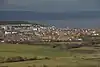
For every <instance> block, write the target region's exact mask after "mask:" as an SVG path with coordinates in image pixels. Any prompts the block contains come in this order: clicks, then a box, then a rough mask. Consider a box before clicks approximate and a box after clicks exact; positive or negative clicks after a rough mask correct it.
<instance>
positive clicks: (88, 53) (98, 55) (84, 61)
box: [0, 44, 100, 67]
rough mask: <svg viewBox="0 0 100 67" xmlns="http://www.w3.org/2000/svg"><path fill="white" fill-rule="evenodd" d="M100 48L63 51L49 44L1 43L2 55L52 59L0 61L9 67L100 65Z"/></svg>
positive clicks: (0, 64) (88, 66) (81, 66)
mask: <svg viewBox="0 0 100 67" xmlns="http://www.w3.org/2000/svg"><path fill="white" fill-rule="evenodd" d="M99 51H100V49H99V48H94V47H82V48H75V49H71V50H68V51H61V50H59V49H53V48H50V47H47V46H32V45H20V44H19V45H18V44H17V45H16V44H0V57H14V56H21V57H34V56H38V57H46V56H47V57H50V58H51V59H50V60H34V61H24V62H11V63H0V66H8V67H28V66H31V67H46V66H43V65H47V66H48V67H100V52H99Z"/></svg>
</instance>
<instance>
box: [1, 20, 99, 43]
mask: <svg viewBox="0 0 100 67" xmlns="http://www.w3.org/2000/svg"><path fill="white" fill-rule="evenodd" d="M87 36H97V37H99V36H100V31H99V29H81V28H73V29H71V28H68V27H67V28H57V27H55V26H45V25H42V24H36V23H29V22H28V21H27V22H24V21H9V22H8V21H0V42H1V43H3V42H9V43H10V42H13V43H22V42H24V43H25V42H39V41H41V42H52V41H53V42H82V41H83V40H84V38H85V37H87Z"/></svg>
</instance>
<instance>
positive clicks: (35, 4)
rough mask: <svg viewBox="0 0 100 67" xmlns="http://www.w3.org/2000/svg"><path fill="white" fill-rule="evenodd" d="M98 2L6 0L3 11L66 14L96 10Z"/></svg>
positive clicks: (77, 0) (88, 0) (95, 0)
mask: <svg viewBox="0 0 100 67" xmlns="http://www.w3.org/2000/svg"><path fill="white" fill-rule="evenodd" d="M99 2H100V1H99V0H8V4H7V6H5V9H22V10H32V11H38V12H66V11H77V10H82V9H98V8H99V6H100V5H99ZM12 5H13V6H12ZM3 8H4V7H3Z"/></svg>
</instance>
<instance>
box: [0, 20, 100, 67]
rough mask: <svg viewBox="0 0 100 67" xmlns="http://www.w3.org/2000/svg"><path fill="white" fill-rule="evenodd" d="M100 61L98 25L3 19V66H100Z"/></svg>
mask: <svg viewBox="0 0 100 67" xmlns="http://www.w3.org/2000/svg"><path fill="white" fill-rule="evenodd" d="M94 60H95V61H94ZM99 61H100V29H99V28H92V29H89V28H69V27H66V28H58V27H56V26H52V25H46V24H41V23H35V22H29V21H0V67H81V66H82V67H91V66H92V67H97V65H98V67H99V66H100V63H99ZM97 63H98V64H97Z"/></svg>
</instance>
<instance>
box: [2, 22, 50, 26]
mask: <svg viewBox="0 0 100 67" xmlns="http://www.w3.org/2000/svg"><path fill="white" fill-rule="evenodd" d="M0 24H3V25H6V24H32V25H40V26H48V25H45V24H42V23H35V22H34V21H33V22H29V21H0Z"/></svg>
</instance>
